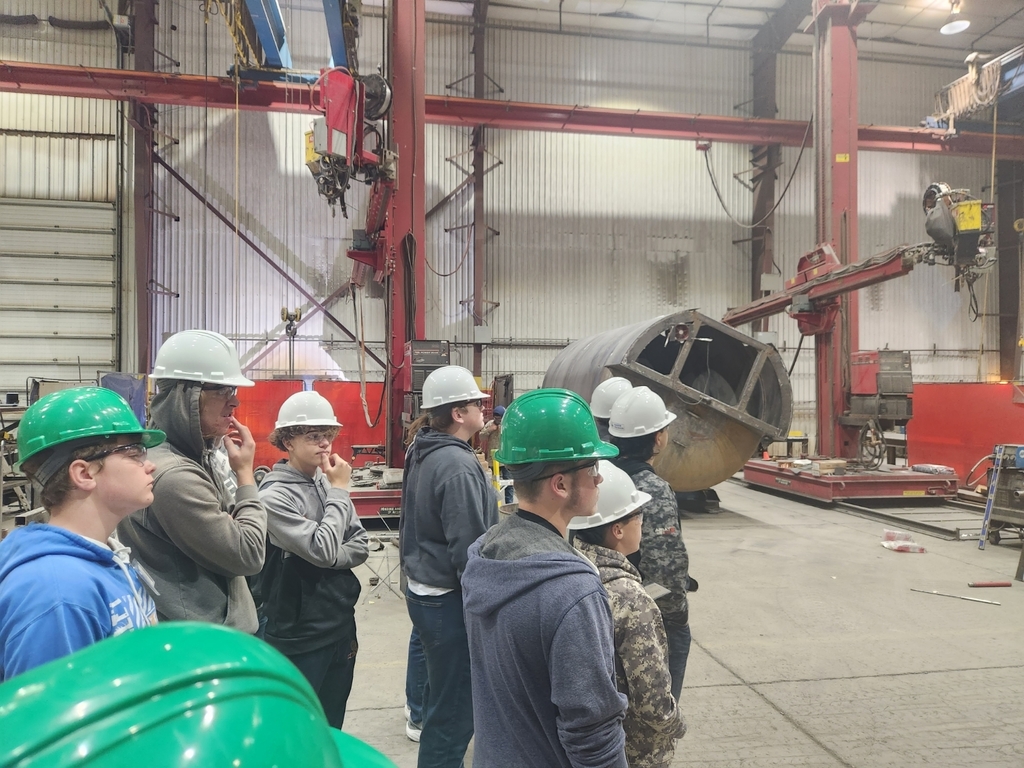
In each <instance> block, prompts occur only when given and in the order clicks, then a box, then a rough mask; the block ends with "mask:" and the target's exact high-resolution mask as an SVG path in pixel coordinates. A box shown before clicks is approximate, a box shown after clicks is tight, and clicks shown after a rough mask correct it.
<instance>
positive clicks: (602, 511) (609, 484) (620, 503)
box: [569, 461, 651, 531]
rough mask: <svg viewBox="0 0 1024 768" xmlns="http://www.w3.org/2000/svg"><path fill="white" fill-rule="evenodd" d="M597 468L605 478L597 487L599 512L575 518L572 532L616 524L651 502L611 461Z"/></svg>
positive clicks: (571, 521)
mask: <svg viewBox="0 0 1024 768" xmlns="http://www.w3.org/2000/svg"><path fill="white" fill-rule="evenodd" d="M597 468H598V470H599V471H600V473H601V477H602V478H604V479H603V480H602V481H601V484H600V485H599V486H597V511H595V512H594V514H592V515H590V517H574V518H573V519H572V520H570V521H569V530H570V531H578V530H581V529H583V528H597V527H598V526H599V525H604V524H606V523H614V522H615V521H616V520H621V519H622V518H624V517H625V516H626V515H628V514H629V513H630V512H635V511H636V510H638V509H639V508H640V507H642V506H643V505H644V504H646V503H647V502H648V501H650V500H651V495H650V494H649V493H644V492H643V491H638V490H637V489H636V486H635V485H633V479H632V478H631V477H630V476H629V475H627V474H626V473H625V472H623V471H622V470H621V469H619V468H618V467H616V466H615V465H614V464H612V463H611V462H610V461H601V462H598V464H597Z"/></svg>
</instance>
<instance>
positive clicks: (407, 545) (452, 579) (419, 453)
mask: <svg viewBox="0 0 1024 768" xmlns="http://www.w3.org/2000/svg"><path fill="white" fill-rule="evenodd" d="M497 522H498V496H497V494H496V493H495V491H494V487H493V486H492V485H491V484H490V483H488V482H487V476H486V475H485V474H484V470H483V467H482V466H481V465H480V461H479V460H478V459H477V457H476V455H475V454H474V453H473V449H472V448H471V447H470V446H469V443H467V442H466V441H465V440H461V439H459V438H457V437H455V436H454V435H449V434H448V433H446V432H438V431H436V430H434V429H430V428H425V429H422V430H420V432H419V434H417V435H416V439H415V440H414V441H413V444H412V445H411V446H410V447H409V451H408V453H407V454H406V460H405V479H404V480H403V482H402V517H401V518H400V520H399V531H400V532H401V537H400V538H401V558H402V566H403V567H404V568H405V573H406V575H407V576H408V577H409V578H410V579H413V580H415V581H418V582H419V583H421V584H426V585H428V586H431V587H439V588H442V589H458V588H459V577H460V576H461V575H462V571H463V569H464V568H465V567H466V557H467V555H466V550H468V549H469V545H470V544H472V543H473V542H474V541H475V540H476V539H477V538H478V537H479V536H480V534H482V533H483V532H484V531H486V530H487V529H488V528H490V527H491V526H492V525H494V524H495V523H497Z"/></svg>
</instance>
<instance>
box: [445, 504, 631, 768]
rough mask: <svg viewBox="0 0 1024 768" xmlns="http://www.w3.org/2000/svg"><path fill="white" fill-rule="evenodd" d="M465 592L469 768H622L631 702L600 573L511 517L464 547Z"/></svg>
mask: <svg viewBox="0 0 1024 768" xmlns="http://www.w3.org/2000/svg"><path fill="white" fill-rule="evenodd" d="M462 592H463V600H464V606H465V616H466V634H467V635H468V637H469V655H470V660H471V663H472V678H473V724H474V728H475V733H474V739H475V746H474V747H473V766H474V768H539V766H544V768H570V766H571V768H626V756H625V752H624V746H625V735H624V734H623V731H622V718H623V716H624V714H625V712H626V703H627V702H626V697H625V696H623V695H622V694H620V693H619V692H618V690H617V688H616V686H615V643H614V638H613V631H612V615H611V610H610V608H609V607H608V596H607V595H606V594H605V591H604V588H603V587H602V586H601V578H600V576H598V574H597V569H596V568H594V566H593V565H591V564H590V562H589V561H588V560H586V559H585V558H584V557H583V555H581V554H580V553H579V552H577V551H576V550H575V549H573V547H572V546H571V545H570V544H569V543H568V542H567V541H565V539H563V538H562V537H561V536H559V535H558V534H557V533H556V532H555V531H553V530H548V529H547V528H545V527H543V526H541V525H539V524H537V523H535V522H531V521H529V520H524V519H523V518H521V517H519V516H516V515H513V516H512V517H509V518H507V519H506V520H503V521H502V522H501V523H499V524H498V525H496V526H494V527H493V528H491V530H490V531H488V532H487V533H486V534H484V535H483V536H481V537H480V539H479V540H478V541H477V542H476V543H474V544H473V545H472V546H471V547H470V548H469V563H468V564H467V565H466V570H465V572H464V573H463V574H462Z"/></svg>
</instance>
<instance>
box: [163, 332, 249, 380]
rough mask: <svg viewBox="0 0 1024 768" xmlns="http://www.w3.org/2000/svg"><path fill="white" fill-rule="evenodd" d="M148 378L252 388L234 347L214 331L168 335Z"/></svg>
mask: <svg viewBox="0 0 1024 768" xmlns="http://www.w3.org/2000/svg"><path fill="white" fill-rule="evenodd" d="M150 378H153V379H183V380H185V381H201V382H203V383H207V384H222V385H224V386H230V387H251V386H254V384H253V382H251V381H249V379H247V378H245V376H243V375H242V367H241V365H239V363H238V350H237V349H235V345H234V344H232V343H231V342H230V341H228V340H227V339H226V338H224V337H223V336H221V335H220V334H219V333H214V332H213V331H181V332H179V333H176V334H174V335H173V336H171V337H170V338H169V339H167V341H165V342H164V343H163V344H162V345H161V347H160V350H159V351H158V352H157V353H156V363H155V364H154V365H153V372H152V373H151V374H150Z"/></svg>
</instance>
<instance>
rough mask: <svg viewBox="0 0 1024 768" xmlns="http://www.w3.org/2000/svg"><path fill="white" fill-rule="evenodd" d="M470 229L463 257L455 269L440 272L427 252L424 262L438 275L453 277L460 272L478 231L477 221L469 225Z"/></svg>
mask: <svg viewBox="0 0 1024 768" xmlns="http://www.w3.org/2000/svg"><path fill="white" fill-rule="evenodd" d="M468 230H469V234H468V235H466V248H465V250H463V251H462V258H461V259H459V263H458V264H457V265H456V266H455V269H453V270H452V271H451V272H444V273H441V272H438V271H437V270H436V269H434V267H433V265H432V264H431V263H430V262H429V261H427V257H426V254H424V256H423V263H424V264H426V265H427V269H429V270H430V271H431V272H433V273H434V274H435V275H437V276H438V277H451V276H452V275H454V274H455V273H456V272H458V271H459V270H460V269H462V266H463V264H465V263H466V257H467V256H469V244H470V243H472V242H473V235H474V234H475V232H476V222H474V223H472V224H470V225H469V227H468Z"/></svg>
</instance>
